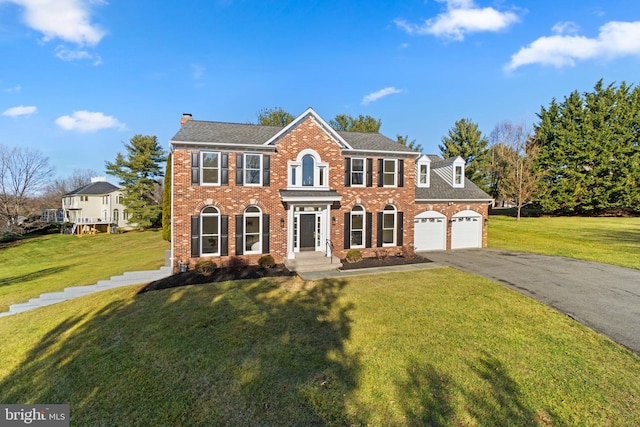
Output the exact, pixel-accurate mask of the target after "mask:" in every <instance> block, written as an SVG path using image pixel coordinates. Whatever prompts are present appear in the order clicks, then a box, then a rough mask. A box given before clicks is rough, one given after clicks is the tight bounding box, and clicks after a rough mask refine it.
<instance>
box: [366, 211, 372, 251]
mask: <svg viewBox="0 0 640 427" xmlns="http://www.w3.org/2000/svg"><path fill="white" fill-rule="evenodd" d="M372 224H373V215H372V214H371V212H367V221H366V222H365V224H364V227H365V232H366V236H367V237H366V239H367V240H366V245H365V246H366V247H367V248H370V247H371V237H372V234H373V233H372V230H371V225H372Z"/></svg>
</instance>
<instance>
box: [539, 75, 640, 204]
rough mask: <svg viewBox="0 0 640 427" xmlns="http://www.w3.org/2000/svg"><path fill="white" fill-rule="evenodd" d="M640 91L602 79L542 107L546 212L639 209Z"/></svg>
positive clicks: (541, 162) (541, 155) (542, 195)
mask: <svg viewBox="0 0 640 427" xmlns="http://www.w3.org/2000/svg"><path fill="white" fill-rule="evenodd" d="M639 107H640V91H639V89H638V88H631V87H630V86H628V85H627V84H626V83H624V82H623V83H622V84H621V85H620V86H619V87H618V88H616V87H614V86H613V85H609V86H606V87H605V86H604V84H603V81H602V80H600V81H599V82H598V83H597V84H596V85H595V87H594V89H593V91H592V92H586V93H584V94H580V93H579V92H578V91H573V92H572V93H571V94H569V96H567V97H566V98H565V99H564V101H563V102H562V103H558V102H556V101H555V99H554V100H553V101H552V102H551V105H550V106H549V107H548V108H547V109H545V108H544V107H542V108H541V111H540V113H539V114H538V117H539V119H540V123H539V124H538V126H537V127H536V138H537V140H538V141H539V145H540V153H539V155H538V159H537V162H536V164H537V167H538V168H539V169H540V172H541V174H542V175H541V180H540V184H541V189H540V190H541V191H540V193H539V194H540V205H541V207H542V208H543V210H544V211H546V212H554V213H578V214H599V213H602V212H605V211H608V210H612V209H618V210H625V211H626V210H636V211H637V210H639V208H638V202H639V201H640V200H639V196H640V192H639V190H638V182H639V181H640V165H639V164H638V158H639V156H640V154H639V147H638V138H639V137H640V110H638V108H639Z"/></svg>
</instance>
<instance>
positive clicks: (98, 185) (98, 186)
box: [65, 181, 120, 196]
mask: <svg viewBox="0 0 640 427" xmlns="http://www.w3.org/2000/svg"><path fill="white" fill-rule="evenodd" d="M119 189H120V187H116V186H115V185H113V184H111V183H109V182H106V181H98V182H92V183H91V184H87V185H85V186H84V187H80V188H76V189H75V190H72V191H70V192H68V193H67V194H65V196H74V195H76V194H88V195H102V194H109V193H111V192H112V191H115V190H119Z"/></svg>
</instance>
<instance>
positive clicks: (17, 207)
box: [0, 145, 53, 228]
mask: <svg viewBox="0 0 640 427" xmlns="http://www.w3.org/2000/svg"><path fill="white" fill-rule="evenodd" d="M52 175H53V167H52V166H50V165H49V159H48V158H47V157H44V156H43V155H42V153H40V152H39V151H37V150H33V149H30V148H26V147H12V148H10V147H6V146H4V145H0V221H2V223H3V224H4V225H8V226H9V227H11V228H14V227H16V226H17V225H18V219H19V217H20V216H21V215H25V216H27V215H28V214H29V212H27V210H26V206H27V202H28V200H29V199H30V198H32V197H33V196H34V195H36V193H37V192H38V191H40V190H42V189H43V187H44V185H45V184H46V183H47V181H48V180H49V179H51V177H52Z"/></svg>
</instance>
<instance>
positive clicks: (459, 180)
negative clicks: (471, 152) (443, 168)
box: [453, 157, 464, 188]
mask: <svg viewBox="0 0 640 427" xmlns="http://www.w3.org/2000/svg"><path fill="white" fill-rule="evenodd" d="M453 187H454V188H463V187H464V160H463V159H462V157H458V158H457V159H455V160H454V161H453Z"/></svg>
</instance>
